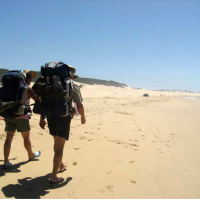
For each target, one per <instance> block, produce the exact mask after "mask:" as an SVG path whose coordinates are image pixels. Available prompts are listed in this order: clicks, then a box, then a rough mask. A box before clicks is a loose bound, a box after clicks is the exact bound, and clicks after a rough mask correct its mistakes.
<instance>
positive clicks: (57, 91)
mask: <svg viewBox="0 0 200 200" xmlns="http://www.w3.org/2000/svg"><path fill="white" fill-rule="evenodd" d="M40 72H41V76H40V77H39V78H38V79H37V80H36V82H35V84H34V85H33V87H32V89H33V90H34V92H35V94H36V95H37V96H38V97H41V101H42V102H39V101H35V105H34V108H33V112H34V113H35V114H40V115H42V116H46V117H53V116H55V117H60V116H62V117H65V116H67V115H68V114H69V112H70V101H71V99H69V96H70V86H71V80H70V79H69V72H70V69H69V66H68V65H67V64H65V63H63V62H49V63H45V65H43V66H41V71H40Z"/></svg>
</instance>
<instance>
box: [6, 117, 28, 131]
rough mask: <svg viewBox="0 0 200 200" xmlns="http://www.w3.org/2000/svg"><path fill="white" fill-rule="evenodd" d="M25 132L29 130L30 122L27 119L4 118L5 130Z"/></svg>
mask: <svg viewBox="0 0 200 200" xmlns="http://www.w3.org/2000/svg"><path fill="white" fill-rule="evenodd" d="M16 130H17V132H26V131H30V130H31V128H30V123H29V120H28V119H5V131H6V132H7V131H14V132H15V131H16Z"/></svg>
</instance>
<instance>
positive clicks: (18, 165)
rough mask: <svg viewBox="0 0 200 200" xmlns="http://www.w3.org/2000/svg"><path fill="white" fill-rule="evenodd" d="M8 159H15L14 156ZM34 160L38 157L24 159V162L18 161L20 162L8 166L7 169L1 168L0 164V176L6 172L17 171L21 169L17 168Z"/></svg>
mask: <svg viewBox="0 0 200 200" xmlns="http://www.w3.org/2000/svg"><path fill="white" fill-rule="evenodd" d="M10 160H15V158H13V159H10ZM35 161H38V159H34V160H32V161H29V160H27V161H24V162H20V163H17V164H14V165H12V167H9V168H8V169H2V165H1V166H0V177H1V176H5V175H6V174H7V173H19V172H21V170H20V169H19V168H20V167H21V166H22V165H25V164H27V163H29V162H35Z"/></svg>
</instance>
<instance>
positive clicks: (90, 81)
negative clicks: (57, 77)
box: [0, 69, 127, 87]
mask: <svg viewBox="0 0 200 200" xmlns="http://www.w3.org/2000/svg"><path fill="white" fill-rule="evenodd" d="M8 71H9V70H7V69H0V82H1V79H2V76H3V75H4V74H5V73H6V72H8ZM38 77H40V72H36V77H35V78H34V80H33V81H35V80H36V79H37V78H38ZM75 81H76V82H79V83H85V84H89V85H106V86H115V87H127V85H126V84H124V83H118V82H115V81H106V80H99V79H93V78H81V77H78V78H77V79H75Z"/></svg>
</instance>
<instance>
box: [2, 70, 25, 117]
mask: <svg viewBox="0 0 200 200" xmlns="http://www.w3.org/2000/svg"><path fill="white" fill-rule="evenodd" d="M25 79H26V74H25V73H24V72H23V71H20V70H16V71H9V72H7V73H6V74H4V75H3V77H2V86H1V87H0V116H2V117H4V118H14V117H19V116H21V115H25V114H26V113H27V106H26V105H25V100H26V93H27V90H28V88H27V87H26V83H25Z"/></svg>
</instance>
